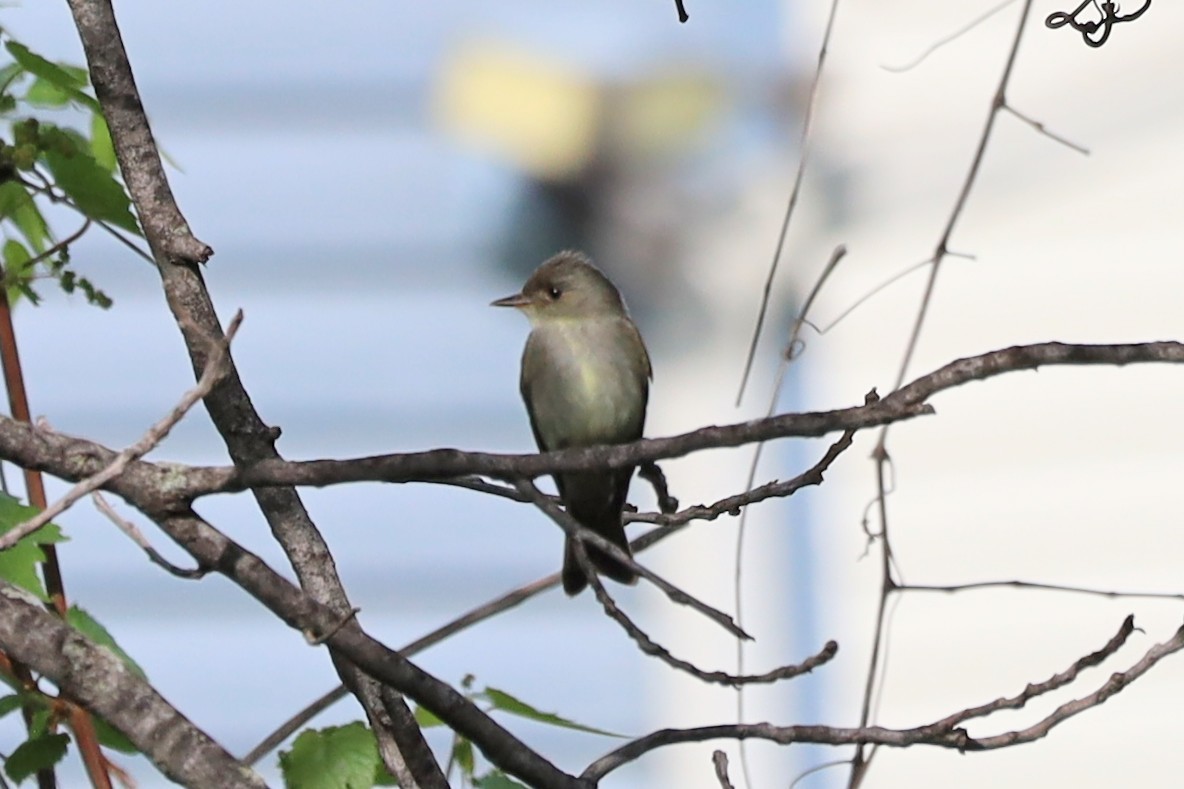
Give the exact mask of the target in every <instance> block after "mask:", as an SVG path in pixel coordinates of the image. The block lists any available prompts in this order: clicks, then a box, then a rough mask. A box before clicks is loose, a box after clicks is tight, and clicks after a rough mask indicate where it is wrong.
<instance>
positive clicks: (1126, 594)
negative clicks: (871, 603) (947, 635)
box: [893, 581, 1184, 600]
mask: <svg viewBox="0 0 1184 789" xmlns="http://www.w3.org/2000/svg"><path fill="white" fill-rule="evenodd" d="M1000 587H1010V588H1012V589H1035V590H1039V591H1045V592H1066V593H1069V594H1083V595H1093V596H1096V597H1109V598H1111V599H1118V598H1145V599H1149V600H1184V593H1179V592H1131V591H1120V590H1116V589H1095V588H1093V587H1089V586H1069V585H1065V584H1048V583H1041V582H1039V581H975V582H973V583H966V584H951V585H949V586H934V585H927V584H901V585H900V586H897V587H896V588H895V589H894V590H893V591H895V592H944V593H946V594H954V593H956V592H969V591H974V590H977V589H998V588H1000Z"/></svg>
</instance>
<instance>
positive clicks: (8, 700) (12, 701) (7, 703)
mask: <svg viewBox="0 0 1184 789" xmlns="http://www.w3.org/2000/svg"><path fill="white" fill-rule="evenodd" d="M23 701H24V699H22V698H21V697H20V696H19V695H17V694H16V693H10V694H8V695H7V696H5V697H3V698H0V718H3V717H4V716H5V715H7V714H8V713H10V712H12V711H14V710H19V709H20V708H21V703H22V702H23Z"/></svg>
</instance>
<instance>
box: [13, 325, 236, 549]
mask: <svg viewBox="0 0 1184 789" xmlns="http://www.w3.org/2000/svg"><path fill="white" fill-rule="evenodd" d="M242 321H243V312H242V310H239V311H238V312H237V313H235V316H234V318H233V319H231V321H230V326H229V327H227V329H226V338H225V339H224V340H223V341H222V342H221V343H220V345H219V346H218V348H217V350H215V351H214V352H213V353H211V354H210V356H209V359H208V360H207V361H206V369H205V371H204V372H202V374H201V378H199V379H198V381H197V385H196V386H194V387H193V388H192V389H190V390H189V391H188V392H186V393H185V394H184V396H182V397H181V400H180V402H178V403H177V404H176V405H175V406H173V409H172V410H171V411H169V413H167V414H165V416H164V417H162V418H161V419H160V420H159V421H158V422H157V423H156V424H154V425H153V426H152V427H150V428H148V432H147V433H145V434H144V435H143V437H141V438H140V440H139V441H137V442H136V443H134V444H132V445H131V446H130V447H128V448H127V449H125V450H123V451H122V452H120V453H119V454H118V455H116V456H115V459H114V460H112V461H111V462H110V463H109V464H108V465H107V467H106V468H104V469H103V470H102V471H100V472H98V473H97V474H92V475H91V476H89V477H87V478H86V479H84V480H81V481H80V482H78V483H77V484H75V485H74V487H72V488H70V490H69V491H67V492H66V495H65V496H62V497H61V498H60V499H58V500H57V501H55V502H54V503H53V504H51V505H49V506H48V507H46V508H45V509H43V510H42V511H41V512H39V513H38V514H37V515H34V516H33V517H32V518H29V519H28V520H26V521H22V522H21V523H18V524H17V525H15V526H13V527H12V528H11V529H10V530H9V531H7V532H5V533H4V535H3V536H0V551H3V550H6V549H8V548H11V547H12V546H14V545H16V544H17V543H18V542H19V541H20V540H22V539H23V538H25V537H27V536H28V535H30V534H32V533H33V532H35V531H37V530H38V529H40V528H41V527H42V526H44V525H45V524H47V523H49V522H50V521H51V520H53V519H54V518H56V517H57V516H58V515H61V514H62V513H63V512H65V511H66V510H68V509H69V508H70V507H72V506H74V503H75V502H76V501H78V500H79V499H81V498H82V497H83V496H85V495H87V494H88V493H92V492H94V491H96V490H98V489H99V488H101V487H103V485H104V484H106V483H107V482H109V481H111V480H113V479H115V478H116V477H118V476H119V475H120V474H122V473H123V470H124V469H125V468H127V464H128V463H130V462H131V461H133V460H139V459H140V458H142V457H143V456H144V455H146V454H148V453H149V452H151V451H152V450H153V449H154V448H155V447H156V445H157V444H159V443H160V442H161V441H163V440H164V439H165V436H167V435H168V434H169V431H170V430H172V429H173V428H174V427H175V426H176V424H177V423H178V422H180V421H181V420H182V419H183V418H184V417H185V414H187V413H189V409H190V408H193V406H195V405H196V404H197V402H198V401H199V400H201V399H202V398H203V397H205V396H206V395H207V394H209V393H210V390H211V389H213V388H214V386H215V385H216V384H217V383H218V381H220V380H221V379H222V377H223V376H224V375H225V374H226V358H227V353H228V348H229V345H230V341H231V340H232V339H234V335H235V333H236V332H237V331H238V327H239V326H240V325H242Z"/></svg>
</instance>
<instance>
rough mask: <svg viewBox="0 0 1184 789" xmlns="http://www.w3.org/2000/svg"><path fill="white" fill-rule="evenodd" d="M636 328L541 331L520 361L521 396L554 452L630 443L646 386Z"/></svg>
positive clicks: (568, 326)
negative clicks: (565, 448)
mask: <svg viewBox="0 0 1184 789" xmlns="http://www.w3.org/2000/svg"><path fill="white" fill-rule="evenodd" d="M630 328H631V327H627V326H623V325H620V324H619V323H618V322H616V321H602V322H587V321H584V322H580V321H569V322H556V323H555V324H554V325H551V326H544V327H536V328H535V330H534V331H533V332H532V333H531V337H530V340H529V341H528V343H527V347H526V353H525V355H524V356H523V380H522V385H523V387H522V388H523V392H522V393H523V396H524V397H526V398H527V400H528V405H529V407H530V410H531V413H532V417H533V420H534V423H535V427H536V430H537V431H538V432H539V435H540V438H542V439H543V440H544V441H545V443H546V445H547V446H548V447H550V448H559V447H571V446H588V445H592V444H603V443H616V442H621V441H631V440H633V439H635V438H638V437H640V435H641V431H642V425H643V423H644V421H645V405H646V398H647V394H648V392H647V389H648V381H647V378H646V373H645V372H644V370H643V367H642V365H643V364H644V362H643V359H644V357H643V356H639V354H643V353H644V351H641V349H640V348H639V347H637V340H636V334H635V333H634V332H631V331H629V329H630Z"/></svg>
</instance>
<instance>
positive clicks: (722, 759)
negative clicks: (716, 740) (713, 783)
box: [711, 751, 736, 789]
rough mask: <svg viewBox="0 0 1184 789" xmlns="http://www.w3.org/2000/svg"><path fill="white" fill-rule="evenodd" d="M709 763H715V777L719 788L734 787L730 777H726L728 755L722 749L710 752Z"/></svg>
mask: <svg viewBox="0 0 1184 789" xmlns="http://www.w3.org/2000/svg"><path fill="white" fill-rule="evenodd" d="M711 763H712V764H713V765H715V778H716V780H718V781H719V785H720V789H736V787H735V786H733V785H732V779H730V778H728V755H727V754H726V753H724V752H723V751H715V752H714V753H712V754H711Z"/></svg>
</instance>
